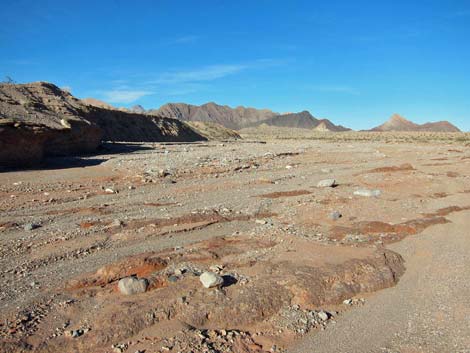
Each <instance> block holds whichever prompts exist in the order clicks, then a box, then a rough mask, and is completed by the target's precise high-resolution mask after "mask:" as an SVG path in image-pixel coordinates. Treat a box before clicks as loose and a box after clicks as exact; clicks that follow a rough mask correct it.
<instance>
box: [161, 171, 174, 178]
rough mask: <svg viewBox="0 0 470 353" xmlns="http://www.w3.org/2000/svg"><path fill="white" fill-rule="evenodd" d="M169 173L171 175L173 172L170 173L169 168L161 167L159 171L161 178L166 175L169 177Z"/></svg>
mask: <svg viewBox="0 0 470 353" xmlns="http://www.w3.org/2000/svg"><path fill="white" fill-rule="evenodd" d="M169 175H171V173H170V172H169V171H168V170H166V169H160V170H159V171H158V176H159V177H160V178H164V177H167V176H169Z"/></svg>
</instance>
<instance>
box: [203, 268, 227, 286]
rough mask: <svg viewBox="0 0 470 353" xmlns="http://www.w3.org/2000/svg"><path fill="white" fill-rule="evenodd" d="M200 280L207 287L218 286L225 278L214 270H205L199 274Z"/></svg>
mask: <svg viewBox="0 0 470 353" xmlns="http://www.w3.org/2000/svg"><path fill="white" fill-rule="evenodd" d="M199 280H200V281H201V283H202V285H203V286H204V287H205V288H212V287H218V286H221V285H222V284H223V283H224V279H223V278H222V277H221V276H219V275H218V274H216V273H213V272H204V273H203V274H202V275H200V276H199Z"/></svg>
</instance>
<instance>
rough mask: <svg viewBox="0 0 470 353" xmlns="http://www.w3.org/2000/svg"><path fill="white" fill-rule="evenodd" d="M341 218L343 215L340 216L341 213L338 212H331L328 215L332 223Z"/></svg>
mask: <svg viewBox="0 0 470 353" xmlns="http://www.w3.org/2000/svg"><path fill="white" fill-rule="evenodd" d="M341 217H343V215H342V214H341V212H339V211H333V212H331V213H330V218H331V219H332V220H333V221H337V220H338V219H340V218H341Z"/></svg>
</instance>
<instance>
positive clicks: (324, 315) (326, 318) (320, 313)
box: [318, 310, 329, 321]
mask: <svg viewBox="0 0 470 353" xmlns="http://www.w3.org/2000/svg"><path fill="white" fill-rule="evenodd" d="M318 317H319V318H320V320H322V321H326V320H328V318H329V316H328V314H327V313H325V312H324V311H323V310H322V311H320V312H319V313H318Z"/></svg>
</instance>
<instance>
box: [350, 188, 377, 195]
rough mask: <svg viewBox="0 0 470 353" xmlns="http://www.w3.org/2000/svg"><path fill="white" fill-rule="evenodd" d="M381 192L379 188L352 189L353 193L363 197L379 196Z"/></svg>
mask: <svg viewBox="0 0 470 353" xmlns="http://www.w3.org/2000/svg"><path fill="white" fill-rule="evenodd" d="M381 194H382V192H381V191H380V190H368V189H360V190H356V191H354V195H356V196H363V197H379V196H380V195H381Z"/></svg>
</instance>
